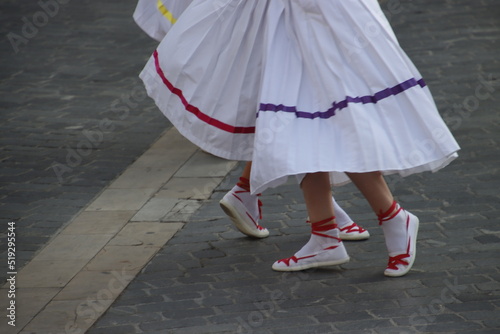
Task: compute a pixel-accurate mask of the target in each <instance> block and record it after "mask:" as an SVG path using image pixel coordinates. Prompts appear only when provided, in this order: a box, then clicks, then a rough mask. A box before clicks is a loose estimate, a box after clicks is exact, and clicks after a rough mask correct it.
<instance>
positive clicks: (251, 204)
mask: <svg viewBox="0 0 500 334" xmlns="http://www.w3.org/2000/svg"><path fill="white" fill-rule="evenodd" d="M230 192H232V193H233V194H234V195H235V196H237V197H238V198H239V199H240V200H241V202H242V203H243V205H244V206H245V208H246V210H247V211H248V213H249V214H250V215H251V216H252V218H253V219H254V220H255V221H256V222H259V220H260V211H259V196H257V195H252V194H250V192H249V191H248V190H245V189H243V188H242V187H240V186H238V185H235V186H234V187H233V189H231V191H230Z"/></svg>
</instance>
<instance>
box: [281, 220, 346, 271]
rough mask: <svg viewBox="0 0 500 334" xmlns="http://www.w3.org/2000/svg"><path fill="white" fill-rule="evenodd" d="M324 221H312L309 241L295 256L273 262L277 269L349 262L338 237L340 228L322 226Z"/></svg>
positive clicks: (333, 225)
mask: <svg viewBox="0 0 500 334" xmlns="http://www.w3.org/2000/svg"><path fill="white" fill-rule="evenodd" d="M321 224H324V221H322V222H318V223H312V224H311V227H312V232H311V233H312V234H311V238H310V239H309V242H308V243H307V244H305V245H304V247H302V248H301V249H300V250H299V251H298V252H297V253H295V255H294V256H292V257H289V258H286V259H281V260H278V261H276V262H275V263H274V264H273V269H274V270H276V271H299V270H305V269H309V268H318V267H328V266H334V265H339V264H343V263H346V262H349V256H348V255H347V251H346V249H345V247H344V244H343V243H342V240H341V239H340V238H339V237H338V235H339V230H338V228H337V226H336V225H335V224H330V225H329V226H327V227H326V226H324V225H323V226H321Z"/></svg>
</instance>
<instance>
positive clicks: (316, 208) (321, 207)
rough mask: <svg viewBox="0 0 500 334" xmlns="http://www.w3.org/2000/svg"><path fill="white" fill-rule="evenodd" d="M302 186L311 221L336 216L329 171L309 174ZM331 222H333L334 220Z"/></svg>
mask: <svg viewBox="0 0 500 334" xmlns="http://www.w3.org/2000/svg"><path fill="white" fill-rule="evenodd" d="M301 188H302V192H303V194H304V200H305V202H306V207H307V212H308V214H309V220H310V221H311V222H318V221H322V220H324V219H327V218H330V217H333V216H335V213H334V210H333V202H332V190H331V188H330V175H329V174H328V173H324V172H319V173H314V174H307V175H306V177H305V178H304V180H302V183H301ZM330 224H333V221H331V222H330Z"/></svg>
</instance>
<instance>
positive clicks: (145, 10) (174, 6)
mask: <svg viewBox="0 0 500 334" xmlns="http://www.w3.org/2000/svg"><path fill="white" fill-rule="evenodd" d="M190 4H191V0H139V2H138V3H137V6H136V8H135V11H134V14H133V18H134V20H135V23H137V25H138V26H139V27H140V28H141V29H142V30H143V31H144V32H145V33H147V34H148V35H149V36H150V37H151V38H153V39H156V40H157V41H161V40H162V39H163V37H165V35H166V33H167V32H168V31H169V30H170V28H171V27H172V25H173V24H174V23H175V22H177V19H178V18H179V17H180V16H181V14H182V13H183V12H184V10H185V9H186V8H187V7H188V6H189V5H190Z"/></svg>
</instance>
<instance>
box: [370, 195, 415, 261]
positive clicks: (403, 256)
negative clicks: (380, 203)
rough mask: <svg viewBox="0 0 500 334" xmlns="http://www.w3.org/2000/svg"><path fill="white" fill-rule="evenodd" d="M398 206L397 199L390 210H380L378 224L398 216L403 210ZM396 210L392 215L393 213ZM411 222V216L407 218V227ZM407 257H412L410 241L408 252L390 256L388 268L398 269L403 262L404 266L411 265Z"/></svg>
mask: <svg viewBox="0 0 500 334" xmlns="http://www.w3.org/2000/svg"><path fill="white" fill-rule="evenodd" d="M397 206H398V203H397V202H396V201H394V202H392V205H391V207H390V208H389V210H387V211H386V212H384V213H382V210H380V214H379V215H378V224H379V225H382V224H383V222H385V221H388V220H391V219H392V218H394V217H396V216H397V215H398V214H399V212H401V210H403V208H402V207H399V209H397V210H395V209H396V208H397ZM393 211H395V212H394V213H393V214H392V215H391V213H392V212H393ZM409 223H410V217H408V218H407V220H406V228H408V224H409ZM407 257H410V241H408V247H407V248H406V253H404V254H399V255H396V256H389V262H388V263H387V269H392V270H398V269H399V268H398V266H397V265H398V264H402V265H404V266H407V265H409V263H408V261H405V260H403V259H406V258H407Z"/></svg>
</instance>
